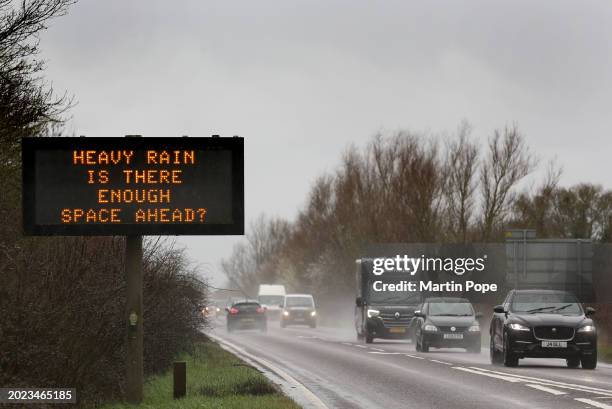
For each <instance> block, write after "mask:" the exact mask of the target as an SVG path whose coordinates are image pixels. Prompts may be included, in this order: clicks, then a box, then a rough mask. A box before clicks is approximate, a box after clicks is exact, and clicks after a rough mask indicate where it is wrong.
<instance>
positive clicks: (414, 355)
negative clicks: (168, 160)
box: [404, 354, 425, 359]
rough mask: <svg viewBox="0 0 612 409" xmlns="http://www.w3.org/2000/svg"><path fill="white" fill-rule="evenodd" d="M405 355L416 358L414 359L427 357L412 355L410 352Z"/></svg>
mask: <svg viewBox="0 0 612 409" xmlns="http://www.w3.org/2000/svg"><path fill="white" fill-rule="evenodd" d="M404 356H407V357H409V358H414V359H425V358H423V357H422V356H416V355H410V354H404Z"/></svg>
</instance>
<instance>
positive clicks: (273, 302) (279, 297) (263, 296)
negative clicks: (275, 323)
mask: <svg viewBox="0 0 612 409" xmlns="http://www.w3.org/2000/svg"><path fill="white" fill-rule="evenodd" d="M285 294H286V291H285V286H284V285H281V284H260V286H259V291H258V292H257V300H259V302H260V303H261V305H263V306H264V307H265V308H266V310H267V313H268V317H269V318H270V319H274V320H277V319H279V318H280V314H281V309H282V305H283V302H284V300H285Z"/></svg>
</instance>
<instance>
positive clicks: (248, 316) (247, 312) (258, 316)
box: [227, 300, 268, 332]
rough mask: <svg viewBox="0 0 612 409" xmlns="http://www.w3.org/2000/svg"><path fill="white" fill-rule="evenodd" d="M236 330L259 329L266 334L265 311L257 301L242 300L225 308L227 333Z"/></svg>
mask: <svg viewBox="0 0 612 409" xmlns="http://www.w3.org/2000/svg"><path fill="white" fill-rule="evenodd" d="M237 329H259V330H260V331H261V332H266V331H267V329H268V324H267V320H266V309H265V308H264V307H262V306H261V304H260V303H259V302H257V300H242V301H237V302H235V303H234V304H232V306H231V307H228V308H227V332H233V331H234V330H237Z"/></svg>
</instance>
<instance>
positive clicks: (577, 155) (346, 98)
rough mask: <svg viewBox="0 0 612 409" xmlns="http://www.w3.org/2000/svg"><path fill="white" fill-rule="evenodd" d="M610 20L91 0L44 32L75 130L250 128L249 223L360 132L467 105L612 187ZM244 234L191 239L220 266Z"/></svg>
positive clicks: (275, 207) (287, 199)
mask: <svg viewBox="0 0 612 409" xmlns="http://www.w3.org/2000/svg"><path fill="white" fill-rule="evenodd" d="M610 22H612V2H610V1H608V0H601V1H560V0H553V1H534V0H529V1H517V0H512V1H490V0H485V1H466V0H461V1H460V0H446V1H408V0H402V1H389V0H386V1H384V2H381V1H356V0H350V1H348V0H346V1H312V0H311V1H301V2H297V1H287V0H279V1H252V0H249V1H203V0H185V1H157V0H146V1H144V0H140V1H135V0H133V1H125V0H105V1H94V0H81V1H80V2H79V3H77V4H76V5H75V6H73V7H72V8H71V10H70V13H69V15H68V16H66V17H63V18H60V19H57V20H55V21H54V22H53V23H52V27H51V28H50V29H49V30H48V31H47V32H46V33H45V34H44V35H43V37H42V49H43V51H44V53H43V57H45V58H46V59H47V60H48V69H47V71H46V74H45V75H46V77H47V78H48V79H49V80H50V81H52V82H53V86H54V88H56V89H57V90H58V91H62V90H67V91H68V92H69V93H71V94H74V96H75V97H76V100H77V101H78V105H77V106H75V107H74V109H72V111H71V115H72V117H73V119H72V120H71V121H70V123H69V129H71V130H74V131H75V132H76V133H77V134H84V135H87V136H123V135H125V134H133V133H139V134H143V135H144V136H180V135H191V136H209V135H211V134H213V133H216V134H221V135H222V136H232V135H240V136H243V137H244V138H245V160H246V178H245V183H246V188H245V190H246V198H245V200H246V217H247V223H248V222H249V221H250V220H253V219H254V218H255V217H257V215H258V214H260V213H261V212H266V213H268V214H270V215H277V216H283V217H286V218H289V219H292V218H293V217H294V216H295V215H296V212H297V210H298V209H299V208H300V206H301V205H302V204H303V202H304V199H305V196H306V193H307V191H308V189H309V187H310V185H311V183H312V182H313V180H314V179H315V177H316V176H317V175H319V174H320V173H322V172H324V171H330V170H333V169H334V168H335V166H336V165H337V164H338V162H339V158H340V155H341V153H342V152H343V151H344V150H345V149H346V147H347V146H348V145H349V144H350V143H356V144H358V145H361V146H363V145H364V144H365V143H366V142H367V140H368V139H369V138H370V137H371V135H372V134H373V133H375V132H377V131H380V130H383V131H384V130H388V131H393V130H397V129H400V128H407V129H412V130H427V131H431V132H433V133H437V132H444V131H453V130H454V129H455V128H456V127H457V125H458V124H459V122H460V121H461V120H463V119H467V120H469V121H470V122H471V123H472V125H473V126H474V135H475V136H477V137H479V138H485V137H486V136H487V135H488V134H490V133H491V131H492V130H493V129H494V128H496V127H498V128H499V127H503V126H504V125H505V124H508V123H512V122H514V121H516V122H517V123H518V124H519V126H520V128H521V130H522V131H523V132H524V134H525V135H526V137H527V140H528V143H529V145H530V147H531V149H532V150H533V151H534V152H535V153H537V154H538V155H539V156H540V158H542V159H543V160H544V161H545V160H547V159H550V158H553V157H557V159H558V162H559V163H560V164H562V165H563V168H564V176H563V179H562V182H563V183H564V184H571V183H575V182H577V181H590V182H595V183H600V184H603V185H604V186H607V187H612V176H611V175H610V170H609V169H610V156H611V154H612V138H611V136H612V133H611V129H612V115H610V112H611V107H612V101H611V99H612V24H610ZM238 239H239V238H238V237H181V238H180V239H179V241H180V242H181V243H183V244H185V245H187V246H188V251H189V255H190V257H191V258H192V259H194V260H195V261H198V262H201V263H210V264H211V265H212V266H214V267H215V268H216V266H217V265H218V262H219V260H220V259H221V257H223V256H227V255H229V253H230V251H231V246H232V244H233V243H235V242H236V241H237V240H238ZM222 281H223V280H222V277H219V276H215V277H214V282H215V283H217V284H220V283H222Z"/></svg>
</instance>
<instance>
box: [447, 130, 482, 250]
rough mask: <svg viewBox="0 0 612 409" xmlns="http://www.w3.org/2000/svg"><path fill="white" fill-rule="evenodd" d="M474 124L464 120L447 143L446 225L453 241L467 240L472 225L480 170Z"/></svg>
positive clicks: (464, 241)
mask: <svg viewBox="0 0 612 409" xmlns="http://www.w3.org/2000/svg"><path fill="white" fill-rule="evenodd" d="M471 132H472V128H471V126H470V124H469V123H468V122H465V121H464V122H463V123H462V124H461V125H460V127H459V130H458V132H457V137H456V139H453V140H450V141H449V142H448V143H447V147H446V152H447V158H446V166H447V170H446V172H447V175H446V186H445V188H444V191H445V195H446V206H447V215H446V217H447V219H448V220H447V226H448V231H449V233H450V238H451V240H453V241H460V242H462V243H466V242H467V241H468V231H469V227H470V225H471V221H472V217H473V213H474V202H475V197H474V196H475V191H476V180H475V179H476V172H477V170H478V145H477V144H476V143H474V142H472V141H471V140H470V134H471Z"/></svg>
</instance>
